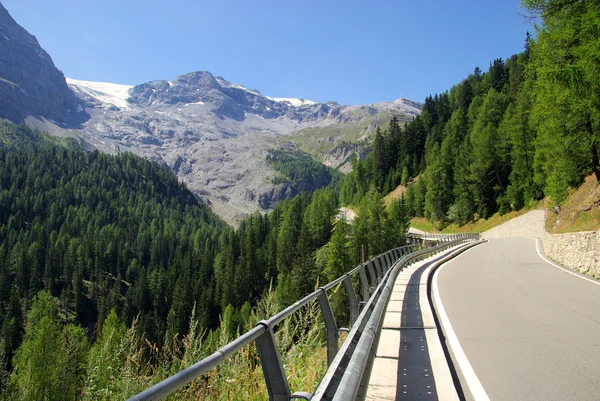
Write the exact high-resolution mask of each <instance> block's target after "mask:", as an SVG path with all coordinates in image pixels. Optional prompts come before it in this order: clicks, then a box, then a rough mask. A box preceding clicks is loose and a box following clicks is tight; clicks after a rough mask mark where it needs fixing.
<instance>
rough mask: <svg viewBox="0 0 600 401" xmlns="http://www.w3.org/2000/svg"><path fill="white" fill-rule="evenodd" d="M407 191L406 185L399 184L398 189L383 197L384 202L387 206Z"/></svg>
mask: <svg viewBox="0 0 600 401" xmlns="http://www.w3.org/2000/svg"><path fill="white" fill-rule="evenodd" d="M405 193H406V187H405V186H403V185H398V186H397V187H396V189H394V190H393V191H392V192H390V193H389V194H387V195H386V196H384V197H383V203H385V207H389V206H390V205H391V204H392V202H393V201H394V200H396V199H400V198H401V197H402V194H405Z"/></svg>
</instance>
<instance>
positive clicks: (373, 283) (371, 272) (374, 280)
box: [367, 259, 377, 288]
mask: <svg viewBox="0 0 600 401" xmlns="http://www.w3.org/2000/svg"><path fill="white" fill-rule="evenodd" d="M373 264H374V263H373V259H371V260H369V261H368V262H367V267H368V269H369V277H371V287H373V288H375V287H377V276H376V275H375V269H374V268H373Z"/></svg>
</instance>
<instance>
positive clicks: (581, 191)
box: [546, 175, 600, 234]
mask: <svg viewBox="0 0 600 401" xmlns="http://www.w3.org/2000/svg"><path fill="white" fill-rule="evenodd" d="M598 228H600V185H599V184H598V181H596V177H594V175H590V176H588V177H587V178H586V179H585V181H584V182H583V184H582V185H581V186H580V187H579V188H577V189H574V190H572V192H571V193H570V194H569V197H568V198H567V200H566V201H565V202H564V203H563V204H562V205H561V210H560V213H559V214H558V215H556V214H555V213H548V218H547V219H546V230H547V231H548V232H550V233H553V234H558V233H567V232H576V231H593V230H597V229H598Z"/></svg>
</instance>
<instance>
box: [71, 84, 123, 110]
mask: <svg viewBox="0 0 600 401" xmlns="http://www.w3.org/2000/svg"><path fill="white" fill-rule="evenodd" d="M67 84H69V85H72V86H75V87H76V88H77V89H79V90H80V91H82V92H84V93H86V94H87V95H89V96H91V97H93V98H95V99H98V100H99V101H100V102H102V103H105V104H112V105H114V106H117V107H118V108H120V109H127V108H129V107H131V105H130V104H129V103H128V102H127V98H128V97H129V90H130V89H131V88H133V86H131V85H120V84H113V83H110V82H92V81H81V80H78V79H72V78H67Z"/></svg>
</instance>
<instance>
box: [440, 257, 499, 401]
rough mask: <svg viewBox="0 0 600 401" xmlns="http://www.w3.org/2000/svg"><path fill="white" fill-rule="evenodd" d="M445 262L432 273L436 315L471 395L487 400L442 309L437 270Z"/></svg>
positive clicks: (481, 400) (477, 399)
mask: <svg viewBox="0 0 600 401" xmlns="http://www.w3.org/2000/svg"><path fill="white" fill-rule="evenodd" d="M446 264H447V263H444V264H443V265H441V266H440V267H439V268H438V269H437V270H436V271H435V273H434V274H433V298H434V302H435V306H436V309H437V312H438V315H439V317H440V322H441V324H442V327H443V328H444V332H445V333H446V338H447V339H448V343H449V344H450V348H451V349H452V352H454V356H455V357H456V362H457V363H458V365H459V367H460V370H461V371H462V374H463V376H464V378H465V380H466V382H467V386H469V390H470V391H471V395H472V396H473V398H474V399H475V401H489V400H490V397H488V395H487V393H486V392H485V389H484V388H483V386H482V385H481V382H480V381H479V378H478V377H477V375H476V374H475V371H474V370H473V367H472V366H471V363H470V362H469V360H468V359H467V356H466V355H465V352H464V351H463V349H462V347H461V346H460V342H459V341H458V337H456V333H455V332H454V329H453V328H452V324H451V323H450V319H448V315H447V314H446V310H445V309H444V305H443V304H442V299H441V297H440V292H439V288H438V281H437V278H438V274H439V272H440V271H441V270H442V269H443V268H444V266H446Z"/></svg>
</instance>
